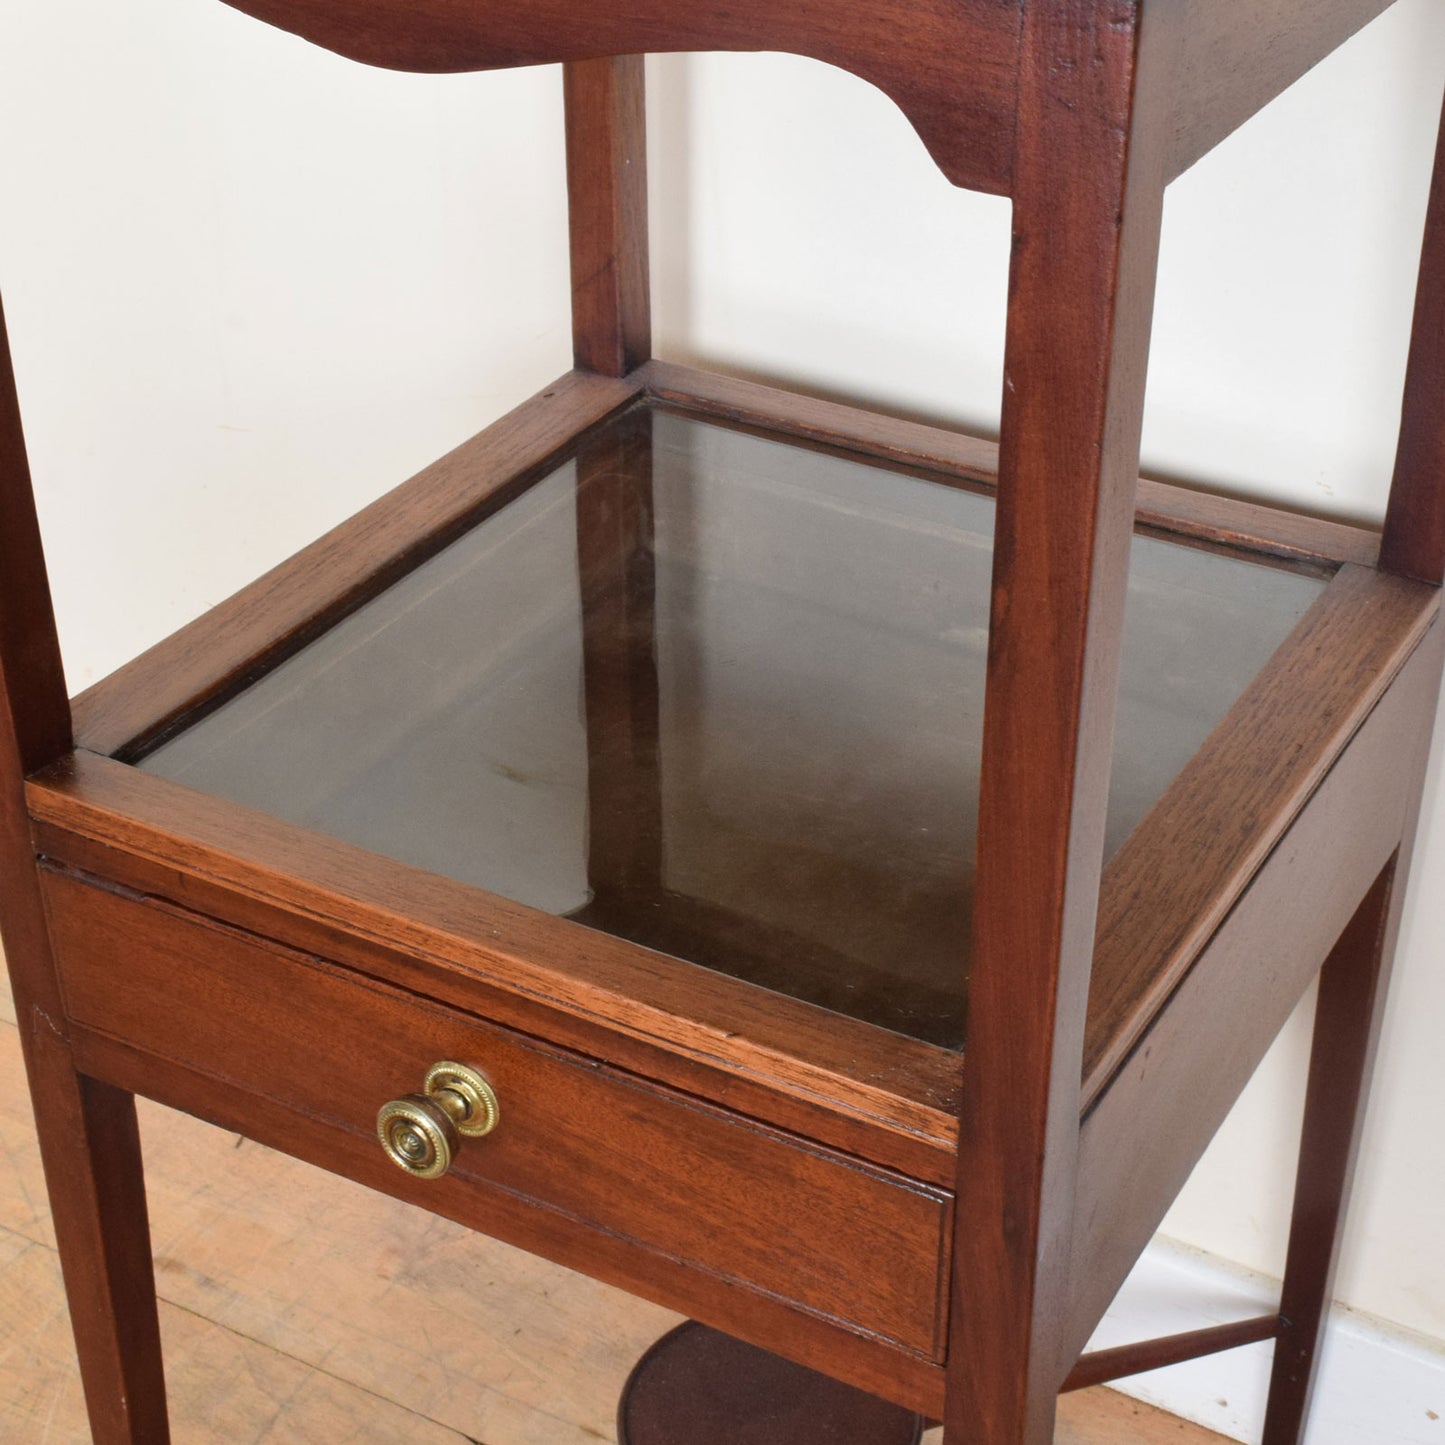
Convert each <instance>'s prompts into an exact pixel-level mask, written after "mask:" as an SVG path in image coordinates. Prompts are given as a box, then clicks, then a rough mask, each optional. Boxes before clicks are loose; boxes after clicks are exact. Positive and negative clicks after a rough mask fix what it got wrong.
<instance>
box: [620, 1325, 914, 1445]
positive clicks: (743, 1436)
mask: <svg viewBox="0 0 1445 1445" xmlns="http://www.w3.org/2000/svg"><path fill="white" fill-rule="evenodd" d="M923 1425H924V1422H923V1420H922V1419H921V1417H919V1416H918V1415H915V1414H913V1413H912V1411H909V1410H904V1409H902V1408H901V1407H900V1406H898V1405H890V1404H889V1403H888V1402H887V1401H886V1400H880V1399H878V1398H876V1397H875V1396H873V1395H869V1394H865V1393H864V1392H863V1391H862V1390H857V1389H854V1388H853V1386H851V1385H843V1384H839V1382H838V1381H837V1380H832V1379H829V1377H828V1376H827V1375H821V1374H819V1373H818V1372H817V1371H816V1370H809V1369H806V1368H805V1367H804V1366H802V1365H795V1364H792V1363H791V1362H789V1361H788V1360H784V1359H781V1358H779V1356H777V1355H774V1354H770V1353H769V1352H768V1351H767V1350H760V1349H758V1348H757V1347H756V1346H754V1345H746V1344H743V1343H742V1342H741V1341H740V1340H735V1339H733V1338H731V1337H730V1336H728V1335H724V1334H721V1333H720V1332H719V1331H717V1330H711V1329H708V1328H707V1327H706V1326H704V1325H699V1324H695V1323H692V1322H689V1323H687V1324H683V1325H679V1326H678V1327H677V1329H675V1330H673V1331H672V1332H671V1333H670V1334H666V1335H664V1336H663V1337H662V1338H661V1339H660V1340H658V1342H657V1343H656V1344H655V1345H653V1347H652V1348H651V1349H650V1350H648V1352H647V1353H646V1354H645V1355H643V1357H642V1358H641V1359H640V1360H639V1361H638V1362H637V1366H636V1368H635V1369H634V1370H633V1371H632V1374H631V1375H630V1376H628V1379H627V1384H626V1385H625V1386H624V1387H623V1391H622V1400H621V1402H620V1403H619V1405H618V1408H617V1442H618V1445H918V1442H919V1440H920V1439H921V1438H922V1436H923Z"/></svg>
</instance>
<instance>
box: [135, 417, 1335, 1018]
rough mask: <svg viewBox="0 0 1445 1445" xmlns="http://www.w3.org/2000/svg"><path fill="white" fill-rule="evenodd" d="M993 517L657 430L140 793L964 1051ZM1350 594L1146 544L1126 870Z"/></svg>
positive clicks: (1118, 764)
mask: <svg viewBox="0 0 1445 1445" xmlns="http://www.w3.org/2000/svg"><path fill="white" fill-rule="evenodd" d="M992 523H993V502H992V500H991V499H990V498H988V497H986V496H982V495H979V494H976V493H972V492H967V491H963V490H959V489H957V488H955V487H951V486H948V485H945V484H942V483H939V482H936V481H931V480H927V479H925V478H921V477H916V476H911V475H907V474H904V473H900V472H896V471H892V470H888V469H885V468H882V467H879V466H874V465H869V464H866V463H863V462H857V461H850V460H845V459H842V458H839V457H837V456H833V455H829V454H827V453H823V452H819V451H814V450H809V449H807V448H803V447H799V446H796V445H792V444H788V443H785V442H781V441H777V440H772V439H768V438H766V437H762V436H758V435H755V434H753V433H750V432H746V431H740V430H734V429H731V428H726V427H721V426H716V425H711V424H707V423H703V422H699V421H696V420H692V419H688V418H685V417H682V416H678V415H675V414H672V413H669V412H665V411H656V412H653V411H645V410H639V411H636V412H633V413H631V414H629V415H627V416H624V417H622V418H620V419H619V420H618V421H617V422H615V423H613V424H612V425H610V426H609V427H608V428H606V429H604V430H603V431H602V432H601V433H599V434H597V435H595V436H594V437H592V438H591V439H589V440H588V441H586V442H585V443H584V445H583V446H582V448H581V450H580V452H579V454H578V455H577V457H576V458H575V459H573V460H571V461H568V462H566V463H565V464H564V465H561V466H559V467H558V468H557V469H556V470H555V471H554V472H553V473H552V474H551V475H550V476H548V477H546V478H544V479H543V480H542V481H540V482H538V483H537V484H536V485H535V486H533V487H531V488H530V489H529V490H528V491H527V492H526V493H524V494H523V495H522V496H521V497H519V498H517V499H516V500H515V501H513V502H512V503H510V504H509V505H508V506H506V507H504V508H502V509H501V510H500V511H498V512H497V513H496V514H495V515H493V516H492V517H490V518H488V519H487V520H485V521H483V522H481V523H480V524H478V525H477V526H476V527H474V528H473V529H472V530H471V531H470V532H468V533H467V534H466V535H464V536H463V537H462V538H460V539H459V540H458V541H456V542H455V543H453V544H452V545H451V546H449V547H448V548H446V549H445V550H444V551H442V552H440V553H439V554H437V555H436V556H435V557H433V558H432V559H430V560H429V561H428V562H426V563H424V564H423V565H422V566H420V567H418V568H417V569H416V570H415V571H414V572H412V573H410V574H409V575H408V576H407V577H405V578H404V579H402V580H401V581H400V582H398V583H396V584H395V585H393V586H392V587H390V588H389V589H388V590H387V591H386V592H384V593H382V594H381V595H380V596H378V597H376V598H375V599H373V600H372V601H371V602H369V603H368V604H367V605H366V606H364V607H362V608H361V609H360V610H359V611H357V612H356V613H354V614H353V615H352V616H350V617H349V618H347V619H346V620H344V621H343V622H341V623H339V624H338V625H337V626H335V627H333V628H332V629H331V630H330V631H328V632H327V633H326V634H325V635H323V636H322V637H320V638H318V639H317V640H316V641H315V642H313V643H311V644H310V646H308V647H307V648H305V649H304V650H303V651H301V652H299V653H298V654H296V655H295V656H294V657H292V658H290V659H289V660H288V661H286V662H284V663H282V664H281V665H280V666H278V667H276V668H275V669H273V670H272V671H271V672H269V673H268V674H266V675H265V676H264V677H262V678H261V679H260V680H259V681H257V682H256V683H254V684H252V685H251V686H250V687H248V688H247V689H246V690H245V691H244V692H242V693H240V694H239V695H238V696H237V697H235V698H234V699H233V700H231V701H230V702H229V703H227V704H226V705H225V706H223V707H221V708H219V709H218V710H217V711H215V712H213V713H211V714H210V715H209V716H207V717H205V718H204V719H202V720H201V721H199V722H197V723H196V724H194V725H193V726H191V727H190V728H188V729H187V730H185V731H183V732H182V733H180V734H179V735H178V736H176V737H175V738H173V739H171V740H170V741H168V742H167V743H165V744H164V745H162V746H161V747H160V748H158V749H156V750H155V751H154V752H152V753H151V754H150V755H149V756H148V757H147V758H145V759H144V760H143V762H142V763H141V764H140V766H141V767H143V768H145V769H147V770H149V771H152V772H155V773H158V774H160V775H162V776H164V777H167V778H171V779H173V780H175V781H177V782H182V783H186V784H188V785H190V786H192V787H196V788H199V789H201V790H203V791H206V792H210V793H214V794H218V795H220V796H223V797H226V798H230V799H232V800H234V801H236V802H239V803H244V804H246V805H247V806H250V807H254V808H259V809H262V810H264V811H266V812H268V813H271V814H273V815H275V816H278V817H281V818H285V819H288V820H290V821H292V822H295V823H299V824H302V825H303V826H306V827H310V828H315V829H318V830H320V831H322V832H325V833H329V834H332V835H334V836H336V837H339V838H343V839H346V840H348V841H350V842H353V843H357V844H360V845H361V846H363V847H366V848H370V849H373V850H374V851H376V852H378V853H382V854H386V855H388V856H390V857H393V858H396V859H399V860H400V861H402V862H405V863H409V864H413V865H415V866H417V867H421V868H425V869H429V870H431V871H433V872H436V873H440V874H443V875H446V876H448V877H451V878H455V879H459V880H460V881H462V882H464V883H470V884H474V885H477V886H479V887H481V888H485V889H488V890H490V891H492V892H495V893H501V894H504V895H506V896H507V897H509V898H513V899H516V900H517V901H519V902H522V903H525V904H529V905H531V906H532V907H535V908H540V909H544V910H546V911H548V912H551V913H557V914H564V915H567V916H570V917H573V918H575V919H577V920H578V921H579V922H582V923H585V924H588V925H590V926H592V927H596V928H601V929H604V930H606V931H608V932H611V933H614V934H618V935H620V936H622V937H625V938H628V939H631V940H633V941H634V942H637V943H641V944H644V945H646V946H647V947H650V948H654V949H658V950H660V951H662V952H664V953H669V954H672V955H674V956H676V957H678V958H683V959H688V960H691V961H693V962H695V963H700V964H703V965H705V966H706V967H709V968H714V969H719V970H722V971H724V972H727V973H730V974H733V975H735V976H737V977H740V978H744V979H748V980H750V981H752V982H754V983H757V984H760V985H762V986H764V987H766V988H770V989H775V990H778V991H780V992H783V993H787V994H790V995H793V996H795V997H798V998H802V999H806V1000H808V1001H810V1002H814V1003H818V1004H821V1005H822V1006H824V1007H826V1008H830V1009H833V1010H835V1011H837V1012H839V1013H843V1014H848V1015H851V1016H854V1017H857V1018H862V1019H866V1020H868V1021H870V1022H873V1023H876V1024H879V1025H882V1026H883V1027H886V1028H890V1029H895V1030H898V1031H901V1032H903V1033H907V1034H910V1035H912V1036H914V1037H916V1038H920V1039H923V1040H926V1041H929V1042H933V1043H938V1044H942V1045H944V1046H946V1047H957V1046H959V1045H960V1044H961V1043H962V1038H963V1022H964V1009H965V1001H966V986H965V979H966V975H967V955H968V937H969V906H970V899H971V894H972V878H973V866H974V828H975V820H976V814H977V804H978V779H979V751H980V743H981V737H982V724H983V684H984V664H985V656H986V648H987V633H988V598H989V569H990V562H991V545H992V538H991V533H992ZM1322 586H1323V583H1322V582H1321V581H1320V580H1319V579H1318V578H1316V577H1313V576H1309V575H1305V574H1302V573H1297V572H1291V571H1286V570H1282V569H1279V568H1275V567H1271V566H1266V565H1261V564H1259V563H1255V562H1250V561H1247V560H1244V559H1241V558H1237V557H1231V556H1224V555H1221V554H1219V553H1213V552H1208V551H1203V550H1200V549H1196V548H1191V547H1186V546H1181V545H1178V544H1175V543H1172V542H1166V541H1162V540H1158V539H1155V538H1149V537H1136V538H1135V541H1134V546H1133V552H1132V559H1131V569H1130V584H1129V602H1128V614H1127V620H1126V627H1125V640H1124V664H1123V681H1122V686H1121V693H1120V706H1119V722H1118V730H1117V735H1116V744H1115V757H1114V774H1113V782H1112V786H1111V790H1110V801H1109V820H1108V850H1109V852H1110V853H1112V852H1113V851H1114V850H1115V849H1116V848H1117V847H1118V846H1119V844H1120V843H1122V842H1123V840H1124V839H1125V838H1126V837H1127V836H1128V835H1129V833H1130V832H1131V831H1132V829H1133V828H1134V827H1135V826H1136V824H1137V823H1138V822H1139V820H1140V819H1141V818H1142V817H1143V816H1144V814H1145V812H1147V811H1148V809H1149V807H1150V806H1151V805H1152V804H1153V803H1154V802H1155V800H1156V799H1157V798H1158V797H1159V796H1160V794H1161V793H1162V792H1163V791H1164V789H1165V787H1166V786H1167V785H1168V783H1169V782H1170V780H1171V779H1172V778H1173V777H1174V776H1175V775H1176V774H1177V773H1178V771H1179V770H1180V768H1181V767H1183V765H1184V764H1185V762H1187V761H1188V759H1189V758H1190V757H1191V756H1192V755H1193V753H1194V752H1195V751H1196V750H1197V749H1198V747H1199V745H1200V744H1201V743H1202V742H1203V740H1204V738H1205V736H1206V735H1207V734H1208V732H1209V731H1210V729H1211V728H1212V727H1213V726H1214V725H1215V723H1217V722H1218V721H1219V719H1220V718H1221V717H1222V716H1223V715H1224V713H1225V711H1226V710H1227V709H1228V707H1229V706H1230V704H1231V703H1232V702H1233V701H1234V700H1235V699H1236V698H1237V697H1238V696H1239V694H1240V693H1241V692H1242V691H1243V689H1244V687H1245V686H1246V684H1247V683H1248V682H1249V681H1250V679H1251V678H1252V677H1253V676H1254V675H1255V673H1256V672H1258V670H1259V669H1260V667H1261V666H1263V664H1264V663H1265V662H1266V661H1267V660H1268V658H1269V657H1270V655H1271V654H1272V653H1273V652H1274V650H1275V648H1276V647H1277V646H1278V645H1279V643H1280V642H1281V641H1282V640H1283V638H1284V636H1285V635H1286V633H1287V632H1288V631H1289V630H1290V628H1291V627H1293V625H1294V624H1295V622H1297V621H1298V620H1299V618H1300V617H1301V616H1302V615H1303V613H1304V611H1305V610H1306V608H1308V606H1309V605H1310V603H1311V602H1312V601H1313V600H1314V598H1315V597H1316V596H1317V595H1318V593H1319V591H1320V590H1321V588H1322Z"/></svg>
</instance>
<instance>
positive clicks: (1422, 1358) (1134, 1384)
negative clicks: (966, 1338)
mask: <svg viewBox="0 0 1445 1445" xmlns="http://www.w3.org/2000/svg"><path fill="white" fill-rule="evenodd" d="M1278 1290H1279V1286H1278V1284H1277V1282H1275V1281H1273V1280H1268V1279H1265V1278H1263V1277H1262V1276H1259V1275H1254V1274H1250V1273H1249V1272H1247V1271H1245V1270H1242V1269H1240V1268H1238V1267H1237V1266H1235V1265H1231V1264H1228V1263H1226V1262H1224V1261H1222V1260H1220V1259H1217V1258H1215V1257H1214V1256H1211V1255H1205V1254H1200V1253H1198V1252H1197V1251H1195V1250H1190V1249H1187V1248H1185V1247H1184V1246H1183V1245H1177V1244H1174V1243H1172V1242H1170V1241H1167V1240H1156V1241H1155V1242H1154V1243H1153V1244H1152V1245H1151V1246H1150V1247H1149V1249H1148V1250H1147V1251H1146V1252H1145V1255H1144V1257H1143V1259H1141V1260H1140V1262H1139V1265H1138V1267H1137V1268H1136V1269H1135V1271H1134V1273H1133V1274H1132V1275H1131V1276H1130V1277H1129V1282H1128V1283H1127V1284H1126V1285H1125V1286H1124V1289H1123V1290H1122V1291H1121V1292H1120V1295H1119V1298H1118V1299H1117V1300H1116V1301H1115V1302H1114V1305H1113V1307H1112V1308H1111V1309H1110V1311H1109V1314H1108V1316H1107V1317H1106V1318H1105V1320H1104V1322H1103V1324H1101V1325H1100V1326H1099V1329H1098V1332H1097V1333H1096V1334H1095V1336H1094V1339H1093V1342H1092V1344H1093V1347H1094V1348H1099V1349H1104V1348H1108V1347H1110V1346H1113V1345H1122V1344H1127V1343H1129V1342H1130V1341H1131V1340H1141V1339H1148V1338H1150V1337H1151V1336H1155V1335H1170V1334H1177V1333H1181V1332H1183V1331H1185V1330H1197V1329H1203V1328H1205V1327H1206V1326H1209V1325H1216V1324H1223V1323H1225V1322H1227V1321H1229V1320H1237V1319H1243V1318H1247V1317H1249V1316H1250V1315H1257V1314H1264V1313H1267V1312H1268V1311H1270V1310H1272V1309H1274V1308H1276V1307H1277V1304H1276V1302H1277V1300H1278V1297H1279V1296H1278ZM1270 1358H1271V1346H1270V1345H1267V1344H1265V1345H1251V1346H1248V1347H1246V1348H1244V1349H1240V1350H1231V1351H1229V1352H1228V1353H1226V1354H1220V1355H1212V1356H1209V1357H1207V1358H1205V1359H1202V1360H1192V1361H1190V1362H1189V1363H1187V1364H1183V1365H1175V1366H1173V1367H1171V1368H1170V1369H1168V1370H1155V1371H1154V1372H1152V1373H1151V1374H1147V1375H1136V1376H1135V1377H1134V1378H1133V1379H1131V1380H1121V1381H1119V1382H1118V1383H1117V1384H1116V1386H1115V1388H1116V1389H1119V1390H1122V1391H1124V1393H1126V1394H1129V1395H1133V1396H1134V1397H1135V1398H1137V1399H1140V1400H1145V1401H1147V1402H1148V1403H1149V1404H1151V1405H1157V1406H1158V1407H1159V1408H1161V1409H1163V1410H1167V1411H1168V1412H1169V1413H1170V1414H1172V1415H1179V1416H1181V1417H1182V1418H1184V1419H1186V1420H1193V1421H1195V1422H1196V1423H1198V1424H1200V1425H1206V1426H1208V1427H1209V1429H1211V1430H1217V1431H1218V1432H1219V1433H1220V1434H1221V1435H1227V1436H1229V1437H1230V1438H1231V1439H1233V1440H1240V1441H1244V1442H1246V1445H1258V1442H1259V1437H1260V1430H1261V1427H1262V1425H1263V1421H1264V1400H1265V1392H1266V1390H1267V1388H1268V1385H1269V1367H1270ZM1305 1439H1306V1442H1307V1445H1445V1344H1437V1343H1435V1342H1434V1341H1429V1340H1424V1339H1421V1338H1419V1337H1412V1336H1410V1335H1408V1334H1405V1333H1404V1332H1397V1331H1394V1330H1391V1329H1390V1328H1389V1327H1388V1326H1386V1325H1384V1324H1382V1323H1380V1322H1379V1321H1376V1320H1372V1319H1370V1318H1368V1317H1367V1316H1363V1315H1359V1314H1355V1313H1352V1312H1351V1311H1348V1310H1336V1311H1335V1312H1334V1314H1333V1315H1332V1316H1331V1319H1330V1324H1329V1328H1328V1331H1327V1335H1326V1342H1325V1351H1324V1355H1323V1358H1322V1362H1321V1374H1320V1378H1319V1384H1318V1386H1317V1387H1316V1390H1315V1400H1314V1408H1313V1409H1312V1411H1311V1412H1310V1423H1309V1427H1308V1429H1307V1431H1306V1434H1305Z"/></svg>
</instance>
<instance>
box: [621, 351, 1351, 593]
mask: <svg viewBox="0 0 1445 1445" xmlns="http://www.w3.org/2000/svg"><path fill="white" fill-rule="evenodd" d="M633 375H634V377H635V379H636V380H637V381H638V382H639V384H640V385H641V387H642V389H643V390H644V392H645V394H646V395H647V396H648V397H649V398H650V399H652V400H653V401H656V402H661V403H664V404H666V405H669V406H673V407H676V408H678V409H680V410H682V411H686V412H689V413H691V414H693V415H695V416H698V417H702V418H705V419H708V420H713V421H719V422H725V423H726V422H731V423H735V424H739V425H744V426H754V427H758V428H760V429H763V430H767V431H770V432H774V433H779V434H781V435H784V436H791V437H796V438H798V439H799V440H802V441H809V442H814V443H818V444H821V445H826V446H829V447H833V448H836V449H838V450H840V451H847V452H852V453H854V454H856V455H860V456H864V457H868V458H871V459H874V460H878V461H883V462H888V463H891V464H894V465H898V466H904V467H912V468H918V469H921V470H924V471H929V472H935V473H940V474H942V475H944V476H948V477H952V478H955V479H957V480H959V481H962V482H965V483H967V484H968V485H970V486H975V487H985V488H988V489H990V490H992V489H993V488H994V487H996V486H997V483H998V443H997V442H994V441H989V440H987V439H986V438H983V437H978V436H973V435H970V434H969V433H967V432H962V431H953V430H950V429H947V428H944V427H937V426H928V425H925V424H923V423H921V422H914V421H904V420H901V419H899V418H897V417H889V416H882V415H879V414H878V413H876V412H870V411H867V410H864V409H862V408H859V407H855V406H849V405H846V404H844V403H842V402H836V401H822V400H819V399H817V398H814V397H807V396H802V395H799V394H798V393H796V392H790V391H786V390H783V389H781V388H779V387H773V386H766V385H763V384H761V383H759V382H755V381H745V380H742V379H739V378H736V377H728V376H722V375H718V374H716V373H714V372H708V371H702V370H698V369H695V368H693V367H688V366H680V365H677V364H676V363H674V362H668V361H650V362H648V363H647V364H646V365H644V366H641V367H639V368H638V369H637V371H636V372H634V373H633ZM1136 522H1137V525H1138V526H1140V527H1142V528H1147V529H1148V530H1150V531H1157V532H1162V533H1167V534H1170V535H1174V536H1179V537H1186V538H1190V539H1193V540H1197V541H1201V542H1205V543H1209V544H1212V545H1217V546H1221V547H1226V548H1229V549H1231V550H1239V551H1244V552H1253V553H1259V554H1262V555H1264V556H1267V557H1272V558H1277V559H1279V560H1281V561H1286V562H1299V563H1304V564H1316V565H1334V564H1338V563H1343V562H1355V563H1360V564H1362V565H1365V566H1372V565H1373V564H1374V562H1375V559H1376V558H1377V556H1378V555H1379V550H1380V537H1379V533H1378V532H1375V531H1371V530H1370V529H1368V528H1364V527H1355V526H1351V525H1349V524H1348V523H1344V522H1333V521H1327V520H1323V519H1321V518H1317V517H1307V516H1302V515H1300V514H1297V513H1293V512H1288V511H1284V510H1282V509H1280V508H1277V507H1269V506H1265V505H1263V504H1261V503H1258V502H1247V501H1242V500H1240V499H1239V498H1236V497H1224V496H1218V495H1216V494H1214V493H1211V492H1203V491H1198V490H1195V489H1192V488H1189V487H1184V486H1179V485H1177V484H1175V483H1171V482H1161V481H1153V480H1150V479H1149V478H1147V477H1146V478H1143V479H1142V480H1141V481H1140V483H1139V492H1138V504H1137V511H1136Z"/></svg>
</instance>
